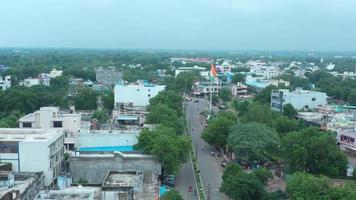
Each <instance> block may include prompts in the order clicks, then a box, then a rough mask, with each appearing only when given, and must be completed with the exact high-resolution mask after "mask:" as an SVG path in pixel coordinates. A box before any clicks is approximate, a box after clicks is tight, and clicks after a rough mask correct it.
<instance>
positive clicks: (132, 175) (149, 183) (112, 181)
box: [101, 170, 159, 200]
mask: <svg viewBox="0 0 356 200" xmlns="http://www.w3.org/2000/svg"><path fill="white" fill-rule="evenodd" d="M101 190H102V199H103V200H116V199H125V200H156V199H158V196H159V185H158V180H157V179H156V177H151V179H149V180H147V179H146V177H145V176H144V174H143V172H142V171H128V170H125V171H109V172H108V174H107V176H106V177H105V179H104V182H103V184H102V186H101Z"/></svg>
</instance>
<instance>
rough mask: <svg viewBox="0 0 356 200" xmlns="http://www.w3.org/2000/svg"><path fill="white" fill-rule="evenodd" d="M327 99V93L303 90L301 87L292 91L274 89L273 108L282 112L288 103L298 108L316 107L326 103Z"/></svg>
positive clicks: (272, 95) (272, 96) (272, 94)
mask: <svg viewBox="0 0 356 200" xmlns="http://www.w3.org/2000/svg"><path fill="white" fill-rule="evenodd" d="M326 99H327V96H326V93H323V92H315V91H310V90H302V89H301V88H297V89H296V90H295V91H292V92H290V91H289V90H285V89H280V90H272V93H271V109H272V110H275V111H279V112H281V111H282V109H283V106H284V105H286V104H291V105H292V106H293V107H294V109H296V110H308V109H315V108H317V107H318V106H323V105H326V104H327V101H326Z"/></svg>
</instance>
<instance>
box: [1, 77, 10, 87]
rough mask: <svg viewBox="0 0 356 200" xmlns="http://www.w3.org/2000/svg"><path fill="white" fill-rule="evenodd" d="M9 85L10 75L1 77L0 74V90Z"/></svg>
mask: <svg viewBox="0 0 356 200" xmlns="http://www.w3.org/2000/svg"><path fill="white" fill-rule="evenodd" d="M10 87H11V76H5V78H4V79H3V78H2V77H1V76H0V91H4V90H6V89H8V88H10Z"/></svg>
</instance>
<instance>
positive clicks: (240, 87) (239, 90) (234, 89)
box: [230, 82, 247, 97]
mask: <svg viewBox="0 0 356 200" xmlns="http://www.w3.org/2000/svg"><path fill="white" fill-rule="evenodd" d="M230 91H231V95H232V96H235V97H237V96H240V95H245V94H247V86H246V85H244V84H243V83H241V82H238V83H237V84H231V86H230Z"/></svg>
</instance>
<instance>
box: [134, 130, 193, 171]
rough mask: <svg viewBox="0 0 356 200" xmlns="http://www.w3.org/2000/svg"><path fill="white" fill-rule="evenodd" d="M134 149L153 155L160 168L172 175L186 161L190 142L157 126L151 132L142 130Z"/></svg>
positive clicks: (185, 137) (186, 138) (171, 131)
mask: <svg viewBox="0 0 356 200" xmlns="http://www.w3.org/2000/svg"><path fill="white" fill-rule="evenodd" d="M135 147H136V148H137V149H140V150H143V152H144V153H147V154H152V155H155V156H156V157H157V159H158V160H159V161H160V163H161V164H162V167H163V168H164V169H165V170H167V172H168V173H171V174H174V173H176V172H177V170H178V169H179V168H180V167H181V165H182V164H183V163H185V162H186V161H187V159H188V157H189V152H190V150H191V141H190V139H189V138H188V137H187V136H179V135H176V134H175V133H174V130H173V129H172V128H169V127H164V126H158V127H156V128H155V129H154V130H152V131H151V130H147V129H145V130H143V131H142V132H141V134H140V136H139V138H138V143H137V145H136V146H135Z"/></svg>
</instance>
